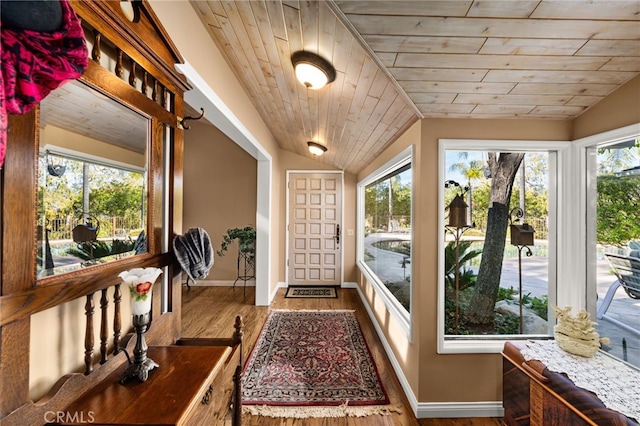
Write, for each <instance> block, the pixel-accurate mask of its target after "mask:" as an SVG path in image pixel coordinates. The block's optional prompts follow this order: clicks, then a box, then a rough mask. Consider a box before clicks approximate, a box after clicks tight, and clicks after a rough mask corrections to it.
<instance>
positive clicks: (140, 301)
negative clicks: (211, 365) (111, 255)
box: [119, 268, 162, 383]
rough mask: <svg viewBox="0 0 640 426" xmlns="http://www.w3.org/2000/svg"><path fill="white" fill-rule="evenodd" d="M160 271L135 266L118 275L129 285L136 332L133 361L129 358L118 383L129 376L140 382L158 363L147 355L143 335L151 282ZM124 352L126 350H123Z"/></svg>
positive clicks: (147, 321) (147, 323)
mask: <svg viewBox="0 0 640 426" xmlns="http://www.w3.org/2000/svg"><path fill="white" fill-rule="evenodd" d="M161 273H162V270H161V269H158V268H135V269H131V270H130V271H125V272H122V273H121V274H120V275H119V277H120V278H121V279H122V282H123V283H125V284H126V285H127V287H129V293H130V294H131V314H132V315H133V329H134V331H135V333H136V345H135V347H134V348H133V361H132V360H131V359H130V358H129V356H128V354H127V357H128V358H129V366H128V367H127V369H126V370H125V372H124V374H123V375H122V378H121V379H120V383H124V382H125V381H126V380H127V379H129V378H131V377H137V378H138V380H140V381H141V382H145V381H146V380H147V379H148V378H149V372H150V371H151V370H153V369H154V368H156V367H159V365H158V364H157V363H156V362H155V361H153V360H152V359H151V358H149V357H147V349H148V346H147V342H146V341H145V338H144V335H145V333H146V332H147V330H149V327H150V326H151V300H152V290H153V284H154V283H155V281H156V279H158V277H159V276H160V274H161ZM125 353H126V352H125Z"/></svg>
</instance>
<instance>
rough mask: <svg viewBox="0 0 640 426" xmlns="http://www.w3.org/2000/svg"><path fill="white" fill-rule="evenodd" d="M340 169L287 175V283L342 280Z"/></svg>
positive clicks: (332, 283)
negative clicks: (337, 171) (332, 171)
mask: <svg viewBox="0 0 640 426" xmlns="http://www.w3.org/2000/svg"><path fill="white" fill-rule="evenodd" d="M342 178H343V175H342V172H339V173H330V172H313V173H303V172H291V173H290V174H289V181H288V190H289V193H288V195H289V197H288V198H289V211H288V219H289V223H288V227H287V230H288V234H289V241H288V243H289V250H288V257H287V265H288V266H287V283H288V285H340V284H341V281H342V252H341V247H342V235H341V234H342Z"/></svg>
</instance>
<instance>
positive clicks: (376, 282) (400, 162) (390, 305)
mask: <svg viewBox="0 0 640 426" xmlns="http://www.w3.org/2000/svg"><path fill="white" fill-rule="evenodd" d="M407 164H410V165H411V235H410V241H411V247H412V250H411V258H410V271H411V272H410V274H411V277H413V265H414V262H413V252H414V251H413V242H414V229H415V227H414V220H413V218H414V209H415V187H414V185H415V178H416V172H415V161H414V148H413V145H411V146H409V147H408V148H405V149H404V150H403V151H402V152H400V153H399V154H397V155H396V156H394V157H393V158H392V159H390V160H389V161H387V162H386V163H384V164H383V165H382V166H380V167H379V168H377V169H376V170H375V171H373V172H372V173H370V174H369V175H368V176H366V177H365V178H363V179H362V180H360V181H359V182H358V184H357V189H356V191H357V200H356V211H357V217H356V264H357V266H358V269H359V270H360V272H361V273H362V274H363V275H364V276H365V278H366V279H367V281H368V282H369V283H370V284H371V286H372V288H373V290H374V291H375V293H376V294H377V295H378V296H379V297H380V299H381V300H382V301H383V303H384V304H385V306H386V308H387V310H388V311H389V312H390V313H391V316H392V317H393V318H394V319H395V320H396V321H397V322H398V324H399V326H400V328H401V329H402V330H403V331H404V333H405V335H406V336H407V338H408V339H409V341H411V321H412V320H411V319H412V312H413V310H414V297H413V279H412V280H411V281H410V282H409V294H411V299H410V301H409V308H410V310H409V312H407V310H406V309H405V308H404V307H403V306H402V305H401V304H400V302H399V301H398V300H397V299H396V298H395V297H394V296H393V295H392V294H391V292H390V291H389V290H388V289H387V288H386V287H385V285H384V284H383V283H382V281H380V279H379V278H378V277H377V275H376V274H375V273H374V272H373V271H372V270H371V268H369V266H368V265H367V264H366V263H365V261H364V222H365V221H364V219H365V211H364V209H365V202H364V200H365V188H366V186H367V185H369V184H371V183H373V182H375V181H376V180H378V179H380V178H382V177H384V176H387V175H389V174H391V173H393V172H394V171H396V170H399V169H400V168H402V167H404V166H406V165H407Z"/></svg>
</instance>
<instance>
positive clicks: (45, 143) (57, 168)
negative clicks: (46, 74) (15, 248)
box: [36, 80, 149, 278]
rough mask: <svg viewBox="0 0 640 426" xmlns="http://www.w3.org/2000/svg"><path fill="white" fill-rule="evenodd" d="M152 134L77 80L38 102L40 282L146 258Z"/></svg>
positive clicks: (136, 118) (141, 122) (117, 105)
mask: <svg viewBox="0 0 640 426" xmlns="http://www.w3.org/2000/svg"><path fill="white" fill-rule="evenodd" d="M148 126H149V122H148V120H147V119H146V118H145V117H144V116H142V115H140V114H138V113H137V112H135V111H133V110H131V109H129V108H127V107H126V106H123V105H122V104H120V103H118V102H116V101H114V100H112V99H110V98H108V97H107V96H105V95H103V94H102V93H100V92H98V91H97V90H95V89H93V88H91V87H89V86H88V85H86V84H84V83H83V82H82V81H79V80H76V81H72V82H69V83H67V84H65V85H63V86H61V87H60V88H58V89H56V90H55V91H53V92H52V93H50V94H49V95H48V96H47V97H46V98H45V99H44V100H43V101H42V102H41V104H40V150H39V163H38V224H37V226H38V230H37V231H38V232H37V235H38V247H37V268H36V269H37V275H38V278H42V277H45V276H50V275H57V274H61V273H65V272H70V271H76V270H79V269H82V268H87V267H91V266H94V265H99V264H104V263H106V262H110V261H114V260H118V259H122V258H125V257H128V256H133V255H136V254H142V253H145V252H146V251H147V242H146V237H145V236H146V235H147V202H148V200H147V193H148V191H147V182H148V180H147V164H148V161H147V140H148Z"/></svg>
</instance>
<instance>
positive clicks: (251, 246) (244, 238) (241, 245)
mask: <svg viewBox="0 0 640 426" xmlns="http://www.w3.org/2000/svg"><path fill="white" fill-rule="evenodd" d="M233 240H238V250H239V251H241V252H252V253H253V252H254V251H255V248H256V230H255V229H254V228H253V227H251V226H246V227H244V228H232V229H227V233H226V234H224V235H223V236H222V243H221V244H220V250H216V253H217V254H218V256H224V253H225V252H226V251H227V250H228V249H229V245H230V244H231V243H232V242H233Z"/></svg>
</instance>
